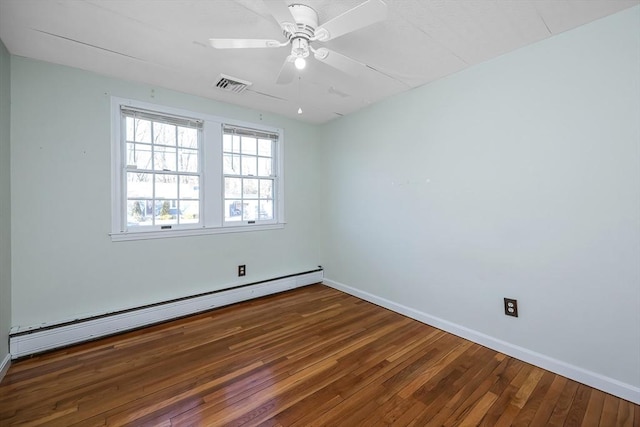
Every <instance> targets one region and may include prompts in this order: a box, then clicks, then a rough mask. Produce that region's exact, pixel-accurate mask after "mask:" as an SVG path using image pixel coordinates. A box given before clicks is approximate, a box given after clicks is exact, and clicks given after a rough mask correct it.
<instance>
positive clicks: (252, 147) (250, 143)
mask: <svg viewBox="0 0 640 427" xmlns="http://www.w3.org/2000/svg"><path fill="white" fill-rule="evenodd" d="M256 144H257V141H256V139H255V138H251V137H248V136H243V137H242V154H254V155H255V154H257V150H256Z"/></svg>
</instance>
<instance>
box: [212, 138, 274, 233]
mask: <svg viewBox="0 0 640 427" xmlns="http://www.w3.org/2000/svg"><path fill="white" fill-rule="evenodd" d="M277 140H278V135H275V134H269V133H264V132H259V131H255V130H250V129H242V128H237V127H228V126H225V128H224V136H223V149H222V150H223V158H224V206H225V210H224V213H225V218H224V219H225V222H233V221H256V220H272V219H273V217H274V211H273V194H274V193H273V189H274V183H275V180H276V177H275V175H274V173H273V171H274V148H275V145H276V143H277Z"/></svg>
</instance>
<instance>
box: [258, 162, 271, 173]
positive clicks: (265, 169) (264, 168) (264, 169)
mask: <svg viewBox="0 0 640 427" xmlns="http://www.w3.org/2000/svg"><path fill="white" fill-rule="evenodd" d="M272 163H273V162H272V161H271V158H265V157H258V175H260V176H271V172H272V169H271V164H272Z"/></svg>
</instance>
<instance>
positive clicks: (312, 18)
mask: <svg viewBox="0 0 640 427" xmlns="http://www.w3.org/2000/svg"><path fill="white" fill-rule="evenodd" d="M289 10H290V11H291V15H293V17H294V19H295V20H296V22H295V31H293V32H291V31H289V30H287V29H286V28H285V29H284V35H285V36H286V37H287V38H288V39H289V40H291V41H293V40H294V39H297V38H302V39H304V40H305V41H306V42H308V41H309V39H311V38H312V37H313V36H314V33H315V30H316V28H317V27H318V14H317V13H316V11H315V10H313V9H312V8H310V7H309V6H306V5H304V4H292V5H290V6H289Z"/></svg>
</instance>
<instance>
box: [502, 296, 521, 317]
mask: <svg viewBox="0 0 640 427" xmlns="http://www.w3.org/2000/svg"><path fill="white" fill-rule="evenodd" d="M504 314H506V315H507V316H513V317H518V300H515V299H511V298H505V299H504Z"/></svg>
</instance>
